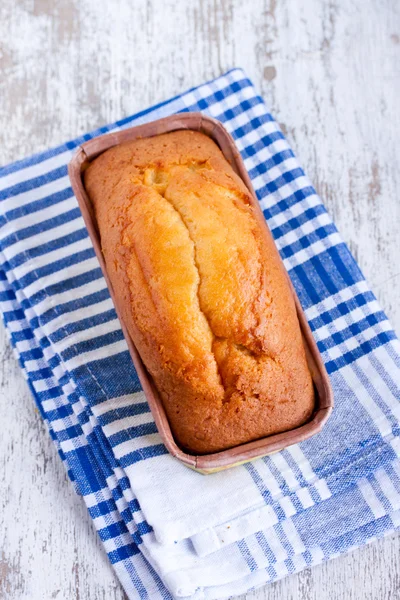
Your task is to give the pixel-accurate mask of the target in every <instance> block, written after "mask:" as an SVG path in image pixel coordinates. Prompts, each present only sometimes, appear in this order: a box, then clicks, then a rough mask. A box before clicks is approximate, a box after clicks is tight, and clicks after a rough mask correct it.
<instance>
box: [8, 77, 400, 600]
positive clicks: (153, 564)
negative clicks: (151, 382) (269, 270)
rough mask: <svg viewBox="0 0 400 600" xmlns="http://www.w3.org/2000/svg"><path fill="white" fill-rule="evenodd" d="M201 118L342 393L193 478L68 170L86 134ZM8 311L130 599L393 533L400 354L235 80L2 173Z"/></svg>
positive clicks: (228, 586) (252, 97) (313, 560)
mask: <svg viewBox="0 0 400 600" xmlns="http://www.w3.org/2000/svg"><path fill="white" fill-rule="evenodd" d="M195 110H201V111H204V112H205V113H207V114H208V115H210V116H212V117H214V118H217V119H219V120H221V121H222V122H223V123H224V125H225V126H226V127H227V129H228V130H229V131H230V133H231V134H232V135H233V137H234V139H235V141H236V144H237V146H238V148H239V150H240V152H241V154H242V156H243V159H244V161H245V165H246V168H247V169H248V172H249V174H250V177H251V179H252V181H253V185H254V188H255V190H256V192H257V196H258V198H259V201H260V205H261V207H262V209H263V212H264V215H265V217H266V219H267V221H268V224H269V227H270V229H271V231H272V233H273V236H274V238H275V240H276V243H277V246H278V248H279V250H280V253H281V255H282V258H283V259H284V261H285V264H286V267H287V269H288V271H289V274H290V277H291V279H292V282H293V284H294V286H295V288H296V291H297V293H298V295H299V298H300V301H301V303H302V305H303V308H304V309H305V312H306V316H307V318H308V320H309V322H310V325H311V329H312V331H313V334H314V336H315V338H316V340H317V343H318V346H319V348H320V351H321V353H322V356H323V359H324V362H325V364H326V367H327V370H328V373H329V375H330V377H331V381H332V386H333V390H334V395H335V410H334V413H333V415H332V417H331V419H330V420H329V421H328V423H327V425H326V426H325V428H324V430H323V431H322V432H321V433H320V434H318V435H317V436H315V437H314V438H311V439H310V440H307V441H305V442H303V443H302V444H300V445H296V446H293V447H291V448H288V449H286V450H284V451H282V452H280V453H278V454H275V455H272V456H270V457H265V458H264V459H259V460H256V461H253V462H251V463H248V464H246V465H242V466H238V467H235V468H233V469H229V470H227V471H224V472H221V473H217V474H213V475H210V476H203V475H200V474H198V473H195V472H193V471H191V470H189V469H187V468H186V467H185V466H183V465H182V464H180V463H179V462H178V461H176V460H175V459H173V458H172V457H171V456H170V455H169V454H168V453H167V452H166V450H165V448H164V446H163V444H162V442H161V439H160V437H159V435H158V433H157V430H156V428H155V424H154V420H153V419H152V416H151V413H150V411H149V408H148V405H147V402H146V399H145V397H144V394H143V392H142V390H141V387H140V383H139V380H138V378H137V375H136V373H135V370H134V368H133V365H132V363H131V360H130V357H129V353H128V350H127V347H126V343H125V340H124V339H123V336H122V332H121V329H120V326H119V322H118V320H117V318H116V314H115V311H114V308H113V305H112V302H111V300H110V297H109V294H108V290H107V287H106V284H105V281H104V279H103V277H102V274H101V271H100V268H99V265H98V262H97V259H96V257H95V255H94V251H93V248H92V246H91V243H90V240H89V238H88V235H87V232H86V229H85V227H84V224H83V220H82V217H81V215H80V212H79V208H78V206H77V202H76V200H75V198H74V196H73V193H72V190H71V187H70V184H69V180H68V177H67V164H68V162H69V160H70V157H71V156H72V153H73V152H74V150H75V149H76V147H77V146H78V145H79V144H80V143H82V142H83V141H85V140H87V139H90V138H91V137H94V136H96V135H100V134H102V133H106V132H108V131H112V130H115V129H120V128H124V127H129V126H132V125H137V124H140V123H142V122H145V121H149V120H154V119H157V118H160V117H163V116H167V115H169V114H173V113H176V112H180V111H195ZM0 260H1V265H0V308H1V311H2V313H3V319H4V322H5V325H6V328H7V331H8V333H9V336H10V340H11V343H12V345H13V347H14V349H15V352H16V354H17V356H18V358H19V361H20V363H21V367H22V369H23V372H24V373H25V375H26V378H27V381H28V385H29V386H30V388H31V390H32V393H33V395H34V398H35V400H36V403H37V405H38V407H39V410H40V411H41V414H42V416H43V418H44V419H45V421H46V423H47V425H48V428H49V432H50V435H51V437H52V438H53V440H54V442H55V444H56V446H57V449H58V451H59V454H60V457H61V458H62V460H63V461H64V464H65V466H66V469H67V472H68V474H69V477H70V479H71V480H72V482H73V484H74V486H75V489H76V490H77V492H78V493H80V494H82V496H83V497H84V500H85V502H86V504H87V507H88V510H89V513H90V515H91V517H92V519H93V521H94V524H95V526H96V529H97V531H98V533H99V535H100V538H101V539H102V541H103V543H104V546H105V549H106V552H107V553H108V556H109V558H110V561H111V563H112V564H113V565H114V567H115V569H116V571H117V573H118V576H119V578H120V580H121V582H122V584H123V585H124V587H125V590H126V592H127V594H128V596H129V597H130V598H158V597H159V598H170V597H171V596H172V597H176V598H178V597H179V598H192V599H196V600H197V599H203V598H204V599H210V600H212V599H214V598H224V597H227V596H230V595H232V594H239V593H242V592H245V591H247V590H249V589H251V588H254V587H257V586H259V585H263V584H265V583H266V582H268V581H274V580H276V579H278V578H279V577H283V576H285V575H287V574H289V573H293V572H296V571H299V570H301V569H303V568H305V567H306V566H309V565H312V564H317V563H318V562H321V561H323V560H327V559H329V558H331V557H334V556H337V555H338V554H340V553H342V552H346V551H349V550H351V549H353V548H355V547H357V546H359V545H361V544H363V543H367V542H369V541H372V540H373V539H376V538H378V537H382V536H383V535H386V534H387V533H389V532H391V531H393V530H394V529H396V528H398V526H399V524H400V462H399V455H400V436H399V434H400V428H399V416H400V402H399V400H400V345H399V342H398V340H397V339H396V336H395V334H394V332H393V331H392V329H391V327H390V324H389V322H388V320H387V318H386V316H385V314H384V313H383V312H382V311H381V309H380V308H379V306H378V303H377V301H376V299H375V297H374V295H373V294H372V292H371V291H370V289H369V287H368V285H367V283H366V281H365V279H364V278H363V276H362V273H361V272H360V270H359V268H358V266H357V264H356V263H355V261H354V259H353V257H352V256H351V254H350V252H349V250H348V249H347V247H346V245H345V244H344V243H343V241H342V240H341V238H340V235H339V233H338V232H337V229H336V227H335V226H334V224H333V223H332V221H331V219H330V217H329V215H328V214H327V212H326V210H325V208H324V206H323V204H322V203H321V200H320V199H319V197H318V196H317V194H316V193H315V190H314V189H313V187H312V185H311V183H310V182H309V180H308V179H307V177H306V175H305V174H304V172H303V171H302V169H301V167H300V166H299V163H298V161H297V158H296V157H295V155H294V153H293V152H292V150H291V149H290V147H289V145H288V143H287V141H286V139H285V137H284V135H283V134H282V132H281V131H280V129H279V126H278V125H277V123H276V122H275V121H274V119H273V117H272V116H271V115H270V113H269V112H268V110H267V108H266V107H265V105H264V103H263V101H262V99H261V98H260V97H259V96H258V95H257V93H256V92H255V90H254V87H253V85H252V84H251V82H250V81H249V80H248V78H247V77H246V76H245V74H244V73H243V71H242V70H240V69H234V70H232V71H230V72H228V73H226V74H225V75H223V76H221V77H219V78H217V79H215V80H214V81H211V82H208V83H206V84H203V85H201V86H199V87H197V88H194V89H192V90H189V91H188V92H186V93H184V94H182V95H181V96H179V97H177V98H174V99H172V100H170V101H167V102H165V103H163V104H161V105H158V106H156V107H153V108H150V109H148V110H146V111H143V112H142V113H140V114H138V115H134V116H132V117H129V118H127V119H124V120H122V121H119V122H117V123H114V124H112V125H110V126H107V127H103V128H101V129H99V130H96V131H95V132H92V133H91V134H87V135H85V136H83V137H81V138H78V139H76V140H73V141H71V142H68V143H66V144H65V145H63V146H60V147H58V148H55V149H53V150H50V151H47V152H44V153H41V154H38V155H35V156H33V157H31V158H28V159H25V160H22V161H18V162H17V163H14V164H12V165H9V166H6V167H3V168H0Z"/></svg>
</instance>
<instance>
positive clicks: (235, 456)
mask: <svg viewBox="0 0 400 600" xmlns="http://www.w3.org/2000/svg"><path fill="white" fill-rule="evenodd" d="M177 129H194V130H197V131H201V132H202V133H205V134H206V135H208V136H209V137H211V138H212V139H213V140H214V141H215V142H216V143H217V144H218V146H219V147H220V149H221V150H222V152H223V154H224V155H225V158H226V159H227V160H228V161H229V163H230V164H231V165H232V167H233V169H234V170H235V171H236V173H237V174H238V175H239V176H240V177H241V178H242V180H243V181H244V183H245V184H246V186H247V188H248V189H249V190H250V192H251V195H252V198H253V205H254V208H255V214H256V216H257V218H258V221H259V223H260V226H261V228H262V229H263V231H264V232H265V235H268V236H271V233H270V231H269V229H268V226H267V224H266V221H265V219H264V216H263V214H262V212H261V209H260V207H259V204H258V200H257V197H256V195H255V192H254V190H253V186H252V184H251V181H250V178H249V176H248V174H247V172H246V169H245V166H244V163H243V161H242V158H241V156H240V154H239V152H238V150H237V148H236V146H235V143H234V141H233V139H232V138H231V136H230V135H229V133H228V132H227V131H226V129H225V128H224V127H223V125H222V124H221V123H220V122H219V121H216V120H214V119H211V118H210V117H206V116H204V115H202V114H201V113H183V114H177V115H172V116H170V117H166V118H165V119H160V120H159V121H153V122H152V123H146V124H144V125H139V126H138V127H132V128H131V129H125V130H123V131H119V132H117V133H110V134H106V135H103V136H101V137H98V138H95V139H93V140H90V141H88V142H85V143H84V144H82V145H81V146H80V147H79V149H78V151H77V152H76V154H75V155H74V156H73V158H72V160H71V162H70V164H69V167H68V172H69V177H70V179H71V185H72V189H73V191H74V193H75V196H76V198H77V200H78V203H79V206H80V209H81V211H82V215H83V218H84V221H85V224H86V227H87V229H88V232H89V235H90V238H91V240H92V242H93V246H94V249H95V252H96V255H97V258H98V260H99V262H100V266H101V268H102V271H103V274H104V277H105V279H106V281H107V284H108V288H109V290H110V294H111V297H112V299H113V301H114V305H115V308H116V311H117V314H118V317H120V314H121V313H120V310H119V307H118V298H117V297H116V296H115V295H114V292H113V289H112V285H111V282H110V279H109V277H108V275H107V269H106V265H105V262H104V259H103V255H102V252H101V245H100V236H99V232H98V228H97V224H96V221H95V216H94V212H93V209H92V206H91V203H90V200H89V198H88V196H87V194H86V191H85V188H84V185H83V179H82V174H83V171H84V170H85V167H86V166H87V164H88V163H89V162H90V161H92V160H93V159H94V158H96V156H98V155H99V154H101V153H102V152H104V151H105V150H107V149H108V148H111V147H112V146H115V145H117V144H121V143H123V142H127V141H130V140H134V139H136V138H139V137H152V136H154V135H158V134H161V133H167V132H169V131H176V130H177ZM289 281H290V280H289ZM290 287H291V289H292V293H293V296H294V300H295V304H296V309H297V314H298V318H299V321H300V327H301V330H302V334H303V339H304V344H305V347H306V354H307V360H308V364H309V368H310V371H311V374H312V378H313V381H314V387H315V395H316V405H315V411H314V413H313V415H312V417H311V419H310V420H309V421H308V422H307V423H306V424H304V425H302V426H301V427H297V428H296V429H292V430H290V431H286V432H283V433H278V434H275V435H271V436H269V437H265V438H262V439H259V440H256V441H253V442H248V443H246V444H241V445H240V446H236V447H234V448H231V449H229V450H224V451H222V452H217V453H214V454H207V455H201V456H195V455H191V454H187V453H186V452H184V451H183V450H181V448H179V446H178V445H177V444H176V443H175V441H174V438H173V435H172V432H171V429H170V426H169V423H168V419H167V416H166V413H165V411H164V407H163V404H162V401H161V398H160V396H159V394H158V392H157V389H156V387H155V385H154V383H153V381H152V378H151V376H150V374H149V373H148V372H147V370H146V367H145V366H144V364H143V362H142V360H141V358H140V355H139V353H138V351H137V349H136V347H135V345H134V343H133V340H132V339H131V337H130V335H129V333H128V330H127V328H126V326H125V325H124V323H123V321H122V320H121V318H120V321H121V327H122V331H123V333H124V336H125V339H126V341H127V344H128V347H129V350H130V353H131V356H132V360H133V363H134V365H135V368H136V371H137V373H138V376H139V379H140V382H141V384H142V387H143V390H144V393H145V395H146V398H147V401H148V403H149V405H150V409H151V412H152V414H153V417H154V420H155V422H156V425H157V428H158V431H159V434H160V436H161V438H162V441H163V442H164V444H165V446H166V448H167V449H168V451H169V452H170V453H171V454H172V456H175V457H176V458H177V459H178V460H180V461H181V462H183V463H184V464H185V465H187V466H188V467H190V468H192V469H195V470H196V471H199V472H200V473H204V474H207V473H213V472H216V471H220V470H222V469H226V468H228V467H232V466H234V465H238V464H242V463H245V462H247V461H249V460H252V459H255V458H259V457H262V456H266V455H267V454H272V453H274V452H278V451H279V450H283V448H286V447H287V446H290V445H292V444H297V443H298V442H302V441H303V440H306V439H307V438H309V437H311V436H312V435H314V434H316V433H318V432H319V431H320V430H321V428H322V427H323V425H324V424H325V423H326V421H327V419H328V417H329V415H330V413H331V412H332V408H333V396H332V390H331V386H330V382H329V378H328V375H327V373H326V370H325V367H324V364H323V362H322V359H321V356H320V353H319V351H318V348H317V345H316V343H315V341H314V338H313V336H312V334H311V330H310V328H309V325H308V323H307V319H306V317H305V315H304V312H303V309H302V307H301V305H300V302H299V300H298V298H297V295H296V293H295V291H294V289H293V286H292V284H291V283H290Z"/></svg>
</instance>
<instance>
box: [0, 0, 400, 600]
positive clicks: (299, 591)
mask: <svg viewBox="0 0 400 600" xmlns="http://www.w3.org/2000/svg"><path fill="white" fill-rule="evenodd" d="M232 66H242V67H244V68H245V70H246V71H247V73H248V74H249V76H250V77H251V78H252V79H253V81H254V83H255V84H256V85H257V87H258V88H259V90H260V92H261V93H262V95H263V96H264V98H265V99H266V100H267V102H268V103H269V106H270V108H271V110H272V111H273V113H274V115H275V116H276V117H277V119H278V120H279V122H280V123H281V124H282V127H283V129H284V130H285V132H286V133H287V135H288V138H289V140H290V142H291V143H292V144H293V146H294V147H295V149H296V150H297V152H298V154H299V156H300V159H301V162H302V163H303V165H304V167H305V168H306V170H307V172H308V174H309V176H310V178H311V179H312V181H313V182H314V184H315V185H316V187H317V189H318V190H319V192H320V193H321V195H322V197H323V199H324V201H325V203H326V206H327V208H328V210H329V211H330V213H331V215H332V216H333V217H334V219H335V221H336V223H337V225H338V227H339V229H340V231H341V233H342V235H343V237H344V239H345V240H346V241H347V242H348V244H349V245H350V248H351V250H352V251H353V253H354V254H355V256H356V257H357V260H358V261H359V263H360V265H361V267H362V269H363V271H364V272H365V274H366V276H367V277H368V279H369V281H370V282H371V285H372V287H373V289H374V290H375V292H376V294H377V296H378V298H379V300H380V302H381V304H382V306H383V307H384V309H385V310H386V311H387V312H388V314H389V316H390V317H391V319H392V322H393V324H394V325H395V327H396V328H397V330H398V331H399V330H400V308H399V304H398V299H399V297H400V263H399V261H398V256H399V250H400V247H399V241H398V236H399V234H398V232H399V229H400V202H399V200H398V189H400V172H399V167H398V165H399V142H398V139H399V137H400V112H399V110H398V102H399V101H398V98H399V97H400V4H399V3H398V2H396V1H395V0H380V1H379V2H378V1H377V0H303V1H302V2H298V1H297V0H280V1H279V2H277V1H276V0H248V1H247V2H243V1H241V0H220V1H218V0H203V1H202V2H199V1H197V2H194V1H192V2H190V1H189V0H181V1H180V2H178V1H175V0H157V1H154V2H151V1H150V0H148V1H145V0H135V1H133V0H130V1H129V0H112V1H111V0H109V1H108V2H107V1H106V0H100V1H99V0H71V1H67V0H53V1H51V0H2V1H1V2H0V98H1V102H0V141H1V144H0V163H1V164H5V163H7V162H9V161H12V160H15V159H17V158H22V157H24V156H26V155H28V154H30V153H32V152H35V151H39V150H42V149H44V148H47V147H48V146H53V145H56V144H58V143H61V142H63V141H64V140H66V139H68V138H70V137H75V136H76V135H77V134H80V133H83V132H85V131H87V130H88V129H92V128H94V127H96V126H98V125H102V124H104V123H108V122H110V121H113V120H115V119H118V118H121V117H123V116H125V115H128V114H131V113H133V112H135V111H137V110H140V109H142V108H144V107H147V106H148V105H149V104H152V103H155V102H158V101H161V100H163V99H165V98H167V97H169V96H171V95H174V94H177V93H179V92H181V91H182V90H184V89H186V88H188V87H190V86H192V85H195V84H198V83H201V82H202V81H204V80H206V79H210V78H212V77H215V76H217V75H219V74H220V73H222V72H223V71H225V70H227V69H228V68H230V67H232ZM0 338H1V339H0V402H1V407H2V419H1V422H2V427H1V434H0V461H1V468H0V506H1V512H0V540H1V543H0V544H1V545H0V597H1V598H5V599H7V600H9V599H12V600H14V599H17V600H20V599H22V600H28V599H29V600H47V599H50V598H57V599H58V600H61V599H72V598H77V599H79V598H80V599H81V600H83V599H85V600H86V599H90V600H103V599H104V600H105V599H107V600H121V599H122V598H123V597H124V594H123V592H122V590H121V587H120V585H119V583H118V581H117V580H116V578H115V576H114V573H113V571H112V569H111V567H110V566H109V564H108V562H107V559H106V557H105V555H104V552H103V551H102V548H101V544H100V542H98V540H97V538H96V535H95V533H94V530H93V528H92V525H91V522H90V519H89V518H88V516H87V513H86V509H85V508H84V505H83V503H82V501H81V499H80V498H78V497H77V496H75V495H74V493H73V491H72V489H71V486H70V485H69V483H68V481H67V478H66V475H65V472H64V470H63V469H64V467H63V466H62V465H61V463H60V460H59V458H58V456H57V454H56V452H55V450H54V447H53V445H52V442H51V441H50V439H49V437H48V434H47V432H46V431H45V427H44V425H43V423H42V421H41V419H40V417H39V415H38V414H37V412H36V410H35V409H34V405H33V401H32V399H31V397H30V394H29V391H28V389H27V387H26V384H25V382H24V380H23V378H22V376H21V374H20V372H19V367H18V365H17V364H16V363H15V360H14V358H13V356H12V355H11V352H10V349H9V345H8V343H7V342H6V339H5V335H4V332H3V331H2V330H1V332H0ZM16 506H17V507H18V510H16V508H15V507H16ZM399 556H400V537H399V536H398V535H393V536H390V537H389V538H387V539H386V540H384V541H382V542H379V543H377V544H374V545H371V546H368V547H366V548H363V549H360V550H357V551H356V552H354V553H352V554H350V555H348V556H345V557H341V558H338V559H336V560H334V561H331V562H329V563H327V564H324V565H322V566H320V567H315V568H313V569H311V570H310V569H308V570H306V571H304V572H303V573H301V574H299V575H296V576H292V577H289V578H287V579H285V580H284V581H281V582H278V583H276V584H274V585H272V586H268V587H266V588H264V589H262V590H259V591H256V592H253V593H251V594H248V595H247V599H248V600H250V598H251V599H257V600H261V599H264V600H272V599H274V600H377V599H378V600H381V599H389V598H391V599H396V598H400V566H399V563H400V561H399ZM243 598H244V597H243Z"/></svg>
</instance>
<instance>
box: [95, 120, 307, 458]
mask: <svg viewBox="0 0 400 600" xmlns="http://www.w3.org/2000/svg"><path fill="white" fill-rule="evenodd" d="M85 187H86V190H87V193H88V195H89V197H90V199H91V201H92V203H93V205H94V207H95V213H96V219H97V223H98V226H99V230H100V236H101V244H102V249H103V253H104V258H105V262H106V265H107V270H108V273H109V276H110V279H111V282H112V285H113V287H114V290H115V293H116V295H117V297H118V299H119V304H120V307H121V309H122V318H123V319H124V321H125V323H126V325H127V328H128V331H129V333H130V335H131V336H132V339H133V341H134V343H135V345H136V347H137V348H138V351H139V353H140V355H141V357H142V359H143V362H144V363H145V365H146V367H147V369H148V371H149V372H150V373H151V375H152V377H153V379H154V381H155V383H156V385H157V388H158V390H159V392H160V395H161V398H162V401H163V403H164V406H165V410H166V412H167V415H168V419H169V421H170V424H171V428H172V431H173V433H174V436H175V439H176V440H177V442H178V443H179V444H180V445H181V446H182V447H184V448H186V449H188V450H190V451H192V452H196V453H210V452H216V451H220V450H223V449H226V448H231V447H233V446H236V445H238V444H241V443H244V442H247V441H250V440H254V439H258V438H261V437H264V436H267V435H271V434H274V433H278V432H281V431H287V430H289V429H293V428H294V427H297V426H299V425H300V424H302V423H304V422H305V421H307V419H308V418H309V417H310V415H311V413H312V411H313V408H314V392H313V385H312V380H311V376H310V373H309V370H308V366H307V363H306V358H305V352H304V347H303V343H302V338H301V333H300V327H299V323H298V320H297V315H296V310H295V306H294V302H293V298H292V295H291V292H290V288H289V285H288V282H287V279H286V274H285V272H284V271H283V267H282V264H281V261H280V258H279V255H278V252H277V250H276V247H275V245H274V243H273V241H272V239H270V237H269V236H266V235H265V233H264V232H263V230H262V228H261V227H260V225H259V223H258V221H257V219H256V218H255V215H254V209H253V208H252V206H251V200H250V193H249V191H248V190H247V188H246V187H245V185H244V183H243V182H242V180H241V179H240V178H239V177H238V176H237V175H236V174H235V173H234V171H233V169H232V168H231V166H230V165H229V164H228V162H227V161H226V160H225V158H224V157H223V155H222V153H221V151H220V150H219V148H218V147H217V146H216V144H215V143H214V142H213V141H212V140H211V139H210V138H208V137H207V136H205V135H203V134H201V133H199V132H195V131H175V132H172V133H167V134H164V135H159V136H156V137H153V138H145V139H138V140H135V141H133V142H128V143H126V144H122V145H120V146H115V147H113V148H111V149H110V150H108V151H106V152H104V153H103V154H101V155H100V156H99V157H98V158H96V159H95V160H94V161H93V162H92V164H91V165H90V166H89V168H88V169H87V171H86V172H85Z"/></svg>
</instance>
